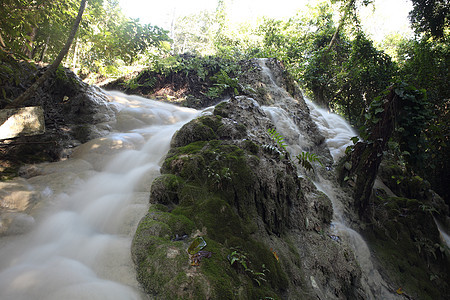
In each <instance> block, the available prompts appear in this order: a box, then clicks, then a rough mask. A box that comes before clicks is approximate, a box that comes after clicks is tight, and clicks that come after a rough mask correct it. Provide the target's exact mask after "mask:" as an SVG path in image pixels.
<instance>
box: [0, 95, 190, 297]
mask: <svg viewBox="0 0 450 300" xmlns="http://www.w3.org/2000/svg"><path fill="white" fill-rule="evenodd" d="M111 97H112V101H113V103H112V105H114V106H115V107H116V108H117V110H118V113H117V123H116V124H111V125H112V126H113V127H114V129H115V130H114V131H115V132H114V133H112V134H110V135H109V136H106V137H103V138H98V139H95V140H92V141H90V142H88V143H86V144H83V145H81V146H79V147H78V148H77V149H75V151H74V152H73V155H72V157H71V158H70V159H68V160H65V161H62V162H58V163H53V164H46V165H43V166H41V167H40V168H41V171H40V175H39V176H35V177H31V178H30V179H28V180H27V181H26V182H24V181H25V180H24V179H17V183H18V184H17V186H19V187H25V189H26V190H27V191H30V190H31V191H35V192H38V193H39V194H40V196H41V200H40V202H39V204H38V205H36V207H35V209H33V211H32V212H31V216H27V215H25V216H24V214H22V215H21V218H22V222H27V223H28V225H30V224H31V226H32V227H34V228H33V230H31V231H30V232H29V233H27V234H24V235H21V236H20V235H18V236H6V237H3V238H2V239H0V299H2V300H7V299H8V300H9V299H11V300H18V299H19V300H20V299H23V300H25V299H27V300H28V299H58V300H59V299H90V300H92V299H120V300H123V299H140V298H144V297H146V296H144V294H143V293H142V292H141V291H140V288H139V284H138V282H137V281H136V278H135V277H136V273H135V269H134V264H133V263H132V261H131V256H130V245H131V240H132V237H133V235H134V232H135V229H136V226H137V224H138V222H139V220H140V218H141V217H142V216H143V214H145V212H146V209H145V208H146V207H147V205H148V198H149V189H150V184H151V181H152V180H153V179H154V178H155V177H156V176H157V175H158V174H159V167H160V166H159V163H160V161H161V159H162V158H163V156H164V155H165V153H166V152H167V151H168V149H169V144H170V140H171V137H172V135H173V134H174V132H175V131H176V130H177V129H179V128H180V127H181V126H182V125H183V124H184V123H186V122H187V121H189V120H191V119H193V118H194V117H196V116H197V115H198V112H197V111H196V110H193V109H187V108H180V107H177V106H173V105H170V104H164V103H160V102H156V101H152V100H148V99H144V98H141V97H137V96H126V95H124V94H121V93H118V92H114V93H111ZM19 183H20V184H19ZM19 219H20V218H19ZM34 219H36V221H34ZM34 222H35V224H34ZM2 240H3V241H2Z"/></svg>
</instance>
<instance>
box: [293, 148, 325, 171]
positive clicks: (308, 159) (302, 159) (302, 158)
mask: <svg viewBox="0 0 450 300" xmlns="http://www.w3.org/2000/svg"><path fill="white" fill-rule="evenodd" d="M296 158H297V159H298V163H299V164H300V165H301V166H302V167H303V168H305V169H306V170H307V171H311V170H313V166H312V163H315V162H318V163H319V164H320V165H321V166H323V164H322V162H321V161H320V159H319V157H318V156H317V155H316V154H314V153H309V152H307V151H303V152H302V153H301V154H299V155H297V156H296Z"/></svg>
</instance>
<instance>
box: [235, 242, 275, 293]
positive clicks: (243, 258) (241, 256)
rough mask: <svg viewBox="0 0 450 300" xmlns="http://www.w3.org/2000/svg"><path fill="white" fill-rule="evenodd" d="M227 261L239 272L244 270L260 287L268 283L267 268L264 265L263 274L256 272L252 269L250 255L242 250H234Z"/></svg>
mask: <svg viewBox="0 0 450 300" xmlns="http://www.w3.org/2000/svg"><path fill="white" fill-rule="evenodd" d="M227 259H228V261H229V262H230V265H231V266H233V267H236V268H237V269H238V270H243V271H244V272H245V273H246V274H247V275H248V276H250V278H251V279H252V280H253V281H254V282H256V283H257V284H258V286H261V284H262V283H263V282H265V281H267V280H266V278H265V277H266V273H267V272H269V270H268V269H267V268H266V266H265V265H264V264H263V265H262V266H261V269H262V272H257V271H255V270H254V269H252V268H251V267H250V266H251V262H250V259H249V258H248V255H247V254H246V253H245V252H243V251H242V250H240V249H238V248H236V249H233V252H231V253H230V254H229V255H228V256H227Z"/></svg>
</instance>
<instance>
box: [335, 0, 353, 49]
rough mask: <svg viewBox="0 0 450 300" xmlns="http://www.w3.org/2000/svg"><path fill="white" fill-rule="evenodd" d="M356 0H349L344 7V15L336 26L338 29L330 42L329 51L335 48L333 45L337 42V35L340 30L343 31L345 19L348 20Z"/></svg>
mask: <svg viewBox="0 0 450 300" xmlns="http://www.w3.org/2000/svg"><path fill="white" fill-rule="evenodd" d="M355 1H356V0H349V2H348V4H347V5H346V6H345V8H344V15H343V16H342V18H341V20H340V21H339V25H338V27H337V28H336V31H335V32H334V34H333V37H332V38H331V41H330V43H329V44H328V51H330V50H331V48H333V46H334V45H335V44H336V40H337V37H338V35H339V31H341V29H342V27H343V26H344V23H345V21H346V20H347V16H348V13H349V12H350V10H351V9H352V7H353V6H354V5H355Z"/></svg>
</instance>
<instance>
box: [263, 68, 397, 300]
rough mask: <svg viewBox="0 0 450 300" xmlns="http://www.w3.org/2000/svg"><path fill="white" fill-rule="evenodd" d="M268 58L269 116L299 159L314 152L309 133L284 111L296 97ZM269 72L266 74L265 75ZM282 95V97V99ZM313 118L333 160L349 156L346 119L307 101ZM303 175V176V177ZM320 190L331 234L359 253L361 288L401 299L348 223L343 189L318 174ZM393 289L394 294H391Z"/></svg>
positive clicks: (371, 294)
mask: <svg viewBox="0 0 450 300" xmlns="http://www.w3.org/2000/svg"><path fill="white" fill-rule="evenodd" d="M266 62H267V59H261V60H259V64H260V66H261V68H262V72H263V78H266V80H265V84H266V85H267V86H268V89H269V91H270V92H271V93H272V95H273V97H272V98H276V99H278V100H277V101H276V102H275V103H274V105H272V106H266V107H263V109H264V111H265V113H266V114H267V115H268V116H269V117H270V118H271V119H272V121H273V122H274V124H275V126H276V130H277V132H279V133H280V134H282V135H283V136H284V137H285V141H286V143H287V147H286V149H287V151H289V152H290V154H291V156H295V155H297V154H299V153H301V152H302V151H310V150H309V149H311V146H312V145H311V141H310V138H309V137H308V136H307V134H306V133H304V132H302V131H301V129H300V128H299V126H297V125H296V124H295V122H294V121H293V120H292V117H291V113H290V112H289V111H287V110H285V109H284V108H283V106H285V105H283V102H286V101H291V102H292V101H296V100H294V99H293V98H292V97H289V96H287V97H286V96H285V95H286V91H285V90H284V89H283V88H282V87H280V86H279V85H278V84H277V83H276V82H277V80H276V78H275V76H274V74H273V73H272V71H271V70H270V68H268V67H267V65H266ZM264 73H265V75H264ZM280 95H282V96H281V97H280ZM305 102H306V104H307V106H308V108H309V110H310V116H311V119H312V120H313V121H314V123H315V124H316V125H317V126H318V129H319V131H320V133H321V134H322V135H323V136H324V137H325V143H326V145H327V147H328V149H329V151H330V154H331V156H332V157H333V160H334V161H335V162H337V161H338V160H339V159H340V158H341V157H342V156H344V154H345V150H346V148H347V147H348V146H349V145H351V144H352V142H351V140H350V139H351V138H352V137H354V136H356V135H357V134H356V133H355V131H354V130H353V129H352V127H351V126H350V125H349V124H348V123H347V122H346V121H345V119H344V118H342V117H340V116H338V115H336V114H333V113H331V112H329V111H327V110H325V109H322V108H320V107H318V106H317V105H315V104H314V103H313V102H311V101H310V100H308V99H306V100H305ZM299 175H300V176H302V174H299ZM313 183H314V185H315V186H316V188H317V189H318V190H319V191H321V192H323V193H325V194H326V195H327V196H328V197H329V198H330V200H331V202H332V204H333V221H332V224H331V231H332V232H333V235H334V236H337V237H339V239H341V240H343V241H344V242H346V243H347V244H348V245H349V246H350V247H351V248H352V249H353V252H354V254H355V258H356V260H357V262H358V263H359V265H360V267H361V270H362V278H361V285H362V287H363V288H364V294H365V296H366V297H367V298H366V299H397V298H399V297H397V296H396V295H395V294H393V293H392V288H390V287H389V285H388V284H387V283H386V282H385V281H384V280H383V278H382V277H381V275H380V274H379V272H378V270H377V269H376V268H375V266H374V265H373V262H372V258H371V252H370V249H369V247H368V245H367V243H366V242H365V241H364V239H363V238H362V236H361V235H360V234H359V233H358V232H356V231H355V230H353V229H352V228H351V227H350V226H349V225H348V224H347V223H348V222H347V221H346V217H345V216H344V215H345V208H344V204H343V203H342V201H341V200H342V199H345V198H348V195H346V194H345V193H343V192H342V191H341V189H340V187H339V186H336V184H335V183H334V182H332V181H331V180H328V179H326V178H324V177H323V176H321V175H320V173H319V172H317V176H316V178H315V179H314V180H313ZM389 290H391V291H389Z"/></svg>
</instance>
